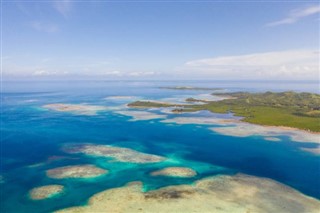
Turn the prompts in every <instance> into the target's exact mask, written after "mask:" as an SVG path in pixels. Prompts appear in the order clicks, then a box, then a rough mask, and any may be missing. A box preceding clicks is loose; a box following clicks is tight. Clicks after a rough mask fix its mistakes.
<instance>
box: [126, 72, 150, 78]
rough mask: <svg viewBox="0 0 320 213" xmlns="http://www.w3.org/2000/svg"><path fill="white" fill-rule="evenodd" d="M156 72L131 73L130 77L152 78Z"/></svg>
mask: <svg viewBox="0 0 320 213" xmlns="http://www.w3.org/2000/svg"><path fill="white" fill-rule="evenodd" d="M155 74H156V73H155V72H130V73H128V76H132V77H139V76H152V75H155Z"/></svg>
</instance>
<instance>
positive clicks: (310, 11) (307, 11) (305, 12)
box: [266, 5, 320, 27]
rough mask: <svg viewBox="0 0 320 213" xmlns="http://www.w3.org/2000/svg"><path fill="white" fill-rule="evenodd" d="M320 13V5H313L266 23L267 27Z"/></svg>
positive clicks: (293, 21)
mask: <svg viewBox="0 0 320 213" xmlns="http://www.w3.org/2000/svg"><path fill="white" fill-rule="evenodd" d="M317 13H320V5H313V6H310V7H307V8H304V9H299V10H294V11H292V12H291V13H290V14H289V15H288V16H287V17H285V18H284V19H281V20H279V21H274V22H270V23H268V24H266V26H267V27H274V26H278V25H282V24H292V23H295V22H297V21H299V20H300V19H302V18H304V17H307V16H311V15H314V14H317Z"/></svg>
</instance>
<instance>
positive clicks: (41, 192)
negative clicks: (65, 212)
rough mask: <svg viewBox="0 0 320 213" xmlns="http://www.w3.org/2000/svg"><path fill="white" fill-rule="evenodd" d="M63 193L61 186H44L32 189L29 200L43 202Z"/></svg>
mask: <svg viewBox="0 0 320 213" xmlns="http://www.w3.org/2000/svg"><path fill="white" fill-rule="evenodd" d="M63 191H64V186H62V185H46V186H40V187H36V188H33V189H32V190H30V192H29V196H30V199H32V200H43V199H47V198H51V197H54V196H56V195H59V194H61V193H62V192H63Z"/></svg>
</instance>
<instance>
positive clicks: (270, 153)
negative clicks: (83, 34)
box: [0, 81, 320, 212]
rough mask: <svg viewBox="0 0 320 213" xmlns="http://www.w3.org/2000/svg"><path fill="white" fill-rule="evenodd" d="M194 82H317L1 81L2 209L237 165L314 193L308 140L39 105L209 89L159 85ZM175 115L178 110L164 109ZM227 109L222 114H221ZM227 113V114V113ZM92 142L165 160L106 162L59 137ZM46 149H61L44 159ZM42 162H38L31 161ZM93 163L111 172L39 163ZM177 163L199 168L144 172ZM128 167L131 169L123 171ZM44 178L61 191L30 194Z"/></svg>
mask: <svg viewBox="0 0 320 213" xmlns="http://www.w3.org/2000/svg"><path fill="white" fill-rule="evenodd" d="M177 85H188V86H189V85H192V86H201V87H214V88H216V87H221V88H225V89H227V90H228V91H243V90H245V91H267V90H272V91H285V90H294V91H309V92H317V93H319V91H318V84H317V82H296V83H288V82H280V83H277V82H258V83H253V82H209V81H206V82H192V81H190V82H147V81H142V82H133V81H132V82H108V81H77V82H4V83H3V85H2V88H3V91H2V93H1V101H2V103H1V112H2V113H1V156H0V157H1V168H0V169H1V170H0V172H1V175H2V176H3V183H1V185H0V187H1V209H0V212H48V211H53V210H57V209H60V208H65V207H69V206H73V205H84V204H85V203H86V201H87V199H88V198H89V197H90V196H91V195H93V194H95V193H97V192H99V191H102V190H104V189H108V188H113V187H117V186H122V185H124V184H125V183H127V182H130V181H135V180H140V181H143V182H144V184H145V186H144V187H145V190H149V189H154V188H158V187H161V186H166V185H172V184H180V183H191V182H193V181H194V180H197V179H199V178H202V177H207V176H212V175H216V174H234V173H237V172H241V173H246V174H250V175H256V176H261V177H268V178H272V179H274V180H277V181H279V182H282V183H284V184H287V185H289V186H291V187H294V188H295V189H297V190H299V191H301V192H303V193H305V194H307V195H310V196H313V197H316V198H320V191H319V189H320V163H319V156H316V155H313V154H310V153H307V152H304V151H301V150H300V148H301V146H314V144H312V143H310V144H304V143H297V142H294V141H290V139H289V138H288V137H286V136H283V137H282V141H281V142H270V141H265V140H264V139H263V137H260V136H252V137H245V138H239V137H231V136H224V135H219V134H217V133H214V132H212V131H211V130H209V129H208V127H207V126H205V125H198V124H187V125H178V124H174V125H172V124H166V123H161V122H160V120H159V119H155V120H145V121H129V120H130V117H128V116H123V115H120V114H117V113H116V112H115V111H114V110H112V109H111V110H108V111H104V112H101V113H99V114H98V115H97V116H86V115H74V114H71V113H62V112H54V111H49V110H44V109H43V108H41V106H42V105H44V104H48V103H86V104H94V105H103V106H109V107H117V106H121V105H123V104H125V101H124V102H122V101H116V100H108V99H104V98H105V97H108V96H113V95H117V96H119V95H125V96H139V97H142V98H145V99H161V98H167V97H177V96H179V95H189V94H190V95H192V94H204V93H208V91H179V90H163V89H159V88H158V87H159V86H177ZM170 116H179V115H170ZM223 116H225V115H223ZM227 116H228V115H227ZM70 142H72V143H74V142H78V143H82V142H89V143H96V144H111V145H116V146H122V147H129V148H132V149H135V150H138V151H141V152H146V153H152V154H158V155H161V156H166V157H168V158H169V159H171V161H166V162H162V163H156V164H147V165H137V164H130V163H110V162H109V163H108V162H107V161H106V160H105V159H104V158H93V157H86V156H83V155H74V154H66V153H64V152H62V151H61V146H62V145H63V144H65V143H70ZM50 156H67V157H70V158H65V159H62V160H57V161H52V162H47V159H48V157H50ZM42 162H47V163H45V164H43V165H41V166H38V167H28V166H30V165H33V164H37V163H42ZM81 163H90V164H96V165H97V166H99V167H102V168H106V169H109V170H110V174H108V175H106V176H103V177H98V178H94V179H89V180H79V179H65V180H55V179H50V178H47V177H46V176H45V171H46V170H47V169H50V168H55V167H58V166H65V165H74V164H81ZM172 165H177V166H179V165H182V166H189V167H191V168H193V169H195V170H196V171H197V172H198V174H199V175H197V176H196V177H194V178H190V179H180V178H165V177H150V176H149V175H148V173H149V172H151V171H154V170H155V169H157V168H163V167H165V166H172ZM128 174H130V175H128ZM46 184H62V185H64V186H65V187H66V191H65V193H64V194H63V195H61V196H59V197H56V198H52V199H48V200H44V201H31V200H30V199H29V198H28V196H27V194H28V191H29V190H30V189H32V188H33V187H36V186H40V185H46Z"/></svg>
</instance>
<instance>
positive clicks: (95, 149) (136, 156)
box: [62, 143, 166, 163]
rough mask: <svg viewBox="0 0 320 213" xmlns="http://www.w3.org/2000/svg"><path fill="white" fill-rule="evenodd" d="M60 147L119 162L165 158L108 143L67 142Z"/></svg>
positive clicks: (143, 161)
mask: <svg viewBox="0 0 320 213" xmlns="http://www.w3.org/2000/svg"><path fill="white" fill-rule="evenodd" d="M62 149H63V151H65V152H67V153H83V154H86V155H91V156H97V157H107V158H114V160H115V161H119V162H130V163H157V162H161V161H164V160H165V159H166V158H164V157H161V156H158V155H152V154H146V153H142V152H138V151H135V150H133V149H129V148H123V147H115V146H109V145H96V144H88V143H86V144H67V145H65V146H64V147H63V148H62Z"/></svg>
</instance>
